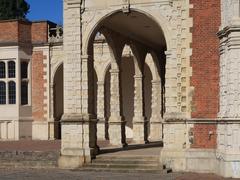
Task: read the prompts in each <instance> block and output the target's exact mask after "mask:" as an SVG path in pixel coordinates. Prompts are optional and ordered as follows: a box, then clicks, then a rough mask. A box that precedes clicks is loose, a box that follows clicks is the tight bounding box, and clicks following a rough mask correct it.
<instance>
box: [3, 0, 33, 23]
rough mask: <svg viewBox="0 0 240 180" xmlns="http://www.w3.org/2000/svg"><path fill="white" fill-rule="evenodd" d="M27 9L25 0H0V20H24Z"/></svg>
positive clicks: (27, 5) (28, 6)
mask: <svg viewBox="0 0 240 180" xmlns="http://www.w3.org/2000/svg"><path fill="white" fill-rule="evenodd" d="M29 8H30V5H29V4H28V3H27V2H26V1H25V0H0V20H8V19H25V18H26V15H27V13H28V12H29Z"/></svg>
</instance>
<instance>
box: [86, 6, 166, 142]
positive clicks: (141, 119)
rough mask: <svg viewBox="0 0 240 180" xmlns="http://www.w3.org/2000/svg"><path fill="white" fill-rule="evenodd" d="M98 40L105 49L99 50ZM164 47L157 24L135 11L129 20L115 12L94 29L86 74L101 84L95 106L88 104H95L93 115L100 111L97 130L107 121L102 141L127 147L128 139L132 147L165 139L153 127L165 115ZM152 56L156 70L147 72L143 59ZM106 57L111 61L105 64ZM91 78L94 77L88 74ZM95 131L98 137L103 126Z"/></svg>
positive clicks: (149, 17)
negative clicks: (148, 141) (95, 75)
mask: <svg viewBox="0 0 240 180" xmlns="http://www.w3.org/2000/svg"><path fill="white" fill-rule="evenodd" d="M100 36H102V39H101V41H102V48H99V46H95V44H96V43H97V41H99V37H100ZM132 45H133V46H134V47H136V48H135V49H134V50H132V49H131V48H129V49H130V51H129V53H128V54H126V52H127V51H128V48H126V47H128V46H129V47H131V46H132ZM166 47H167V45H166V40H165V37H164V34H163V31H162V29H161V27H160V26H159V24H158V23H157V22H156V21H155V20H154V19H153V18H151V16H149V15H146V14H144V13H142V12H138V11H135V10H132V11H131V13H130V14H128V15H126V14H124V13H123V12H121V11H118V12H115V13H113V14H111V15H109V16H108V17H106V18H104V19H103V20H101V21H100V22H99V23H98V25H97V26H96V27H95V29H94V30H93V32H92V34H91V36H90V38H89V41H88V50H87V54H88V55H89V56H91V57H92V56H93V59H94V61H93V64H94V65H89V66H88V68H91V67H94V69H95V70H96V74H97V76H98V77H103V78H102V79H101V78H98V80H97V82H95V84H97V88H96V89H95V90H94V92H95V93H93V94H94V96H95V97H94V98H93V99H94V102H93V103H90V104H93V105H94V104H95V105H94V108H92V109H95V108H96V109H95V110H94V112H96V116H97V118H98V120H99V121H98V124H99V122H100V119H102V120H103V121H104V124H105V128H104V132H103V131H102V132H103V134H104V138H102V139H105V140H109V141H110V144H112V145H121V144H122V145H124V144H125V143H126V139H133V141H131V140H130V141H128V142H134V143H137V144H140V143H144V142H147V140H148V138H149V139H151V141H159V140H161V139H162V135H161V133H162V132H160V131H161V129H160V128H155V126H159V127H160V124H161V123H162V115H163V110H164V107H163V106H164V100H163V98H164V94H163V93H164V83H165V64H166V58H165V55H164V52H165V51H166ZM133 51H134V52H133ZM96 52H98V53H96ZM99 52H100V53H99ZM151 52H155V54H156V57H157V58H155V59H154V58H152V59H154V60H152V62H151V66H152V67H149V64H146V63H145V57H146V54H150V53H151ZM100 54H101V55H100ZM107 57H109V58H110V60H108V61H107ZM158 57H163V58H158ZM97 59H99V60H97ZM136 62H137V64H138V69H137V71H136ZM106 63H108V64H110V66H106ZM89 64H91V62H89ZM99 67H101V68H99ZM91 72H93V71H92V70H89V71H88V73H91ZM156 73H157V74H158V75H156ZM154 76H157V77H158V78H154ZM89 77H93V75H92V74H89ZM89 79H91V78H89ZM92 79H93V81H95V80H94V78H92ZM89 84H92V83H89ZM96 102H98V103H97V105H96ZM90 109H91V108H90ZM94 112H92V113H93V114H95V113H94ZM97 128H98V130H97V131H98V132H100V126H97ZM150 132H151V133H150ZM155 132H156V133H155ZM90 133H91V132H90ZM134 133H136V134H137V136H138V135H139V138H136V134H134ZM153 134H155V135H153Z"/></svg>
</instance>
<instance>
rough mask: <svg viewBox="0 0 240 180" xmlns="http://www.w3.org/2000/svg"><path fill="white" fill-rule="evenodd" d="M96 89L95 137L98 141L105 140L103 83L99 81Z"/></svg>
mask: <svg viewBox="0 0 240 180" xmlns="http://www.w3.org/2000/svg"><path fill="white" fill-rule="evenodd" d="M97 85H98V89H97V118H98V123H97V137H98V139H102V140H105V137H106V136H105V129H106V128H105V125H106V121H105V115H104V114H105V113H104V102H105V101H104V82H103V81H99V82H97Z"/></svg>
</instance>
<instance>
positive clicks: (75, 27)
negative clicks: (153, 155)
mask: <svg viewBox="0 0 240 180" xmlns="http://www.w3.org/2000/svg"><path fill="white" fill-rule="evenodd" d="M239 7H240V2H239V0H229V1H224V0H222V1H221V0H201V1H199V0H158V1H154V2H153V1H147V0H136V1H134V2H133V1H131V0H130V1H120V2H116V1H114V0H112V1H104V3H103V2H101V3H99V1H98V0H86V2H85V1H79V0H66V1H64V25H63V30H64V41H62V36H61V35H60V34H61V31H60V29H59V28H58V27H57V26H56V25H55V24H53V23H50V22H25V21H14V20H13V21H3V22H0V44H1V48H0V63H1V62H4V63H6V64H8V62H9V61H11V59H14V60H13V61H14V62H15V63H16V64H18V66H16V79H13V81H14V82H16V87H17V88H16V93H15V96H16V103H15V104H16V106H10V105H9V103H5V104H6V105H5V106H4V103H3V105H2V106H1V107H0V111H1V112H3V110H1V108H4V113H3V116H2V117H1V116H0V125H1V131H0V132H1V133H0V134H1V136H0V138H2V139H20V138H26V137H32V138H33V139H42V140H47V139H54V138H59V137H60V136H61V137H62V150H61V154H62V156H61V158H60V160H59V166H60V167H67V168H68V167H71V168H74V167H80V166H82V165H83V164H84V163H87V162H88V161H90V159H91V158H92V157H94V156H96V155H97V154H96V149H97V140H99V139H101V140H109V141H110V143H111V144H112V145H116V146H122V145H123V146H125V145H126V144H127V143H128V142H127V139H132V140H133V141H134V142H136V143H140V144H141V143H145V142H149V141H150V142H151V141H163V143H164V146H163V149H162V150H161V155H160V161H161V163H163V164H165V165H166V166H169V167H171V168H172V169H173V170H176V171H178V170H181V171H198V172H199V171H201V172H213V173H217V174H220V175H222V176H225V177H240V174H239V172H240V171H239V168H240V161H239V157H240V153H239V152H240V151H239V148H240V141H239V139H240V138H239V137H240V120H239V114H240V113H239V107H240V101H239V100H238V98H237V97H238V96H239V90H238V87H239V78H238V77H239V73H240V71H239V70H238V69H237V67H238V65H239V60H238V59H239V58H238V57H239V56H238V55H239V52H240V50H239V47H238V37H239V32H240V30H239V24H240V23H239V22H240V18H239V11H240V10H239ZM219 47H220V48H219ZM13 49H14V50H13ZM14 53H15V54H14ZM22 60H23V62H28V63H29V66H30V67H31V68H29V69H28V70H29V72H28V73H29V76H27V78H21V76H20V74H21V73H20V72H21V68H24V65H21V62H22ZM6 66H7V65H6ZM0 67H1V64H0ZM17 67H18V68H17ZM4 72H5V71H4ZM5 73H6V76H8V75H7V71H6V72H5ZM0 76H1V71H0ZM3 81H4V82H5V83H9V81H11V79H10V80H9V79H8V78H7V79H6V80H3ZM24 82H25V83H26V82H28V84H27V85H28V87H29V91H28V103H27V104H21V98H24V97H23V96H24V95H26V93H21V91H22V89H23V88H24V86H21V84H24ZM63 84H64V85H63ZM8 86H9V85H8ZM3 87H4V86H2V87H1V80H0V102H2V100H1V96H3V94H4V92H5V91H6V92H5V94H7V95H6V97H8V96H9V95H8V94H9V92H8V90H9V88H6V90H5V91H3V92H1V88H3ZM9 87H10V86H9ZM3 89H4V88H3ZM1 93H2V94H1ZM9 97H10V96H9ZM9 97H8V98H6V99H7V101H9ZM25 99H26V98H25ZM5 101H6V100H5ZM3 102H4V100H3ZM13 107H15V108H16V109H17V110H16V111H15V112H14V113H10V114H11V115H9V112H12V111H13V109H12V108H13ZM6 108H9V110H7V111H5V110H6ZM1 114H2V113H1ZM13 115H14V117H15V120H14V122H15V121H16V122H18V123H19V125H18V126H16V125H14V126H11V125H10V124H11V120H12V119H11V118H12V116H13ZM59 120H61V122H62V126H61V130H60V128H59ZM20 124H22V125H20ZM8 126H9V127H8ZM11 127H15V129H14V132H15V133H14V134H15V136H10V134H12V131H13V130H12V129H11ZM16 127H18V128H17V129H16ZM4 128H5V129H4ZM146 129H147V130H146ZM6 132H11V133H9V134H8V133H6ZM6 134H7V135H6ZM16 134H17V135H16ZM9 137H11V138H9ZM76 139H78V140H76Z"/></svg>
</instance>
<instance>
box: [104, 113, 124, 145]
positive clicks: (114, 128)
mask: <svg viewBox="0 0 240 180" xmlns="http://www.w3.org/2000/svg"><path fill="white" fill-rule="evenodd" d="M108 133H109V140H110V144H112V145H114V146H121V145H122V146H125V145H126V136H125V121H123V120H122V117H121V116H119V117H110V118H109V129H108Z"/></svg>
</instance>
